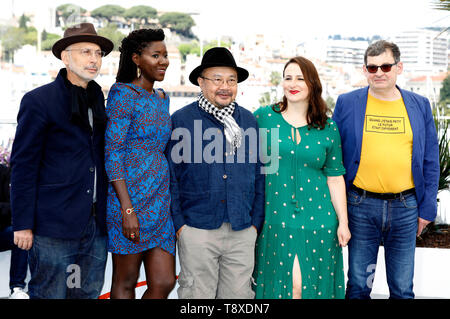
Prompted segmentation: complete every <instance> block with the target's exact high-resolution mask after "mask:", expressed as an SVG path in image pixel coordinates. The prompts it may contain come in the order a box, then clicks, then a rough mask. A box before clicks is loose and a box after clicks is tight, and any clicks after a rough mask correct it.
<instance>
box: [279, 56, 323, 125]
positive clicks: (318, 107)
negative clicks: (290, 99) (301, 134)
mask: <svg viewBox="0 0 450 319" xmlns="http://www.w3.org/2000/svg"><path fill="white" fill-rule="evenodd" d="M291 63H295V64H297V65H298V66H299V67H300V70H302V74H303V78H304V79H305V83H306V86H307V87H308V90H309V97H308V103H309V106H308V111H307V114H306V120H307V122H308V126H309V127H315V128H319V127H320V128H322V129H323V128H324V127H325V124H326V123H327V119H328V116H327V113H328V112H329V111H330V110H329V109H328V106H327V103H326V102H325V101H324V99H323V98H322V84H321V83H320V78H319V74H318V73H317V69H316V67H315V66H314V64H313V63H312V62H311V61H310V60H308V59H306V58H304V57H302V56H297V57H294V58H291V59H290V60H289V61H288V62H287V63H286V64H285V65H284V69H283V77H284V71H285V70H286V67H287V66H288V65H289V64H291ZM287 106H288V105H287V99H286V96H283V100H282V101H280V102H278V103H276V104H274V105H273V106H272V109H273V110H274V111H275V112H278V113H281V112H284V111H285V110H286V109H287Z"/></svg>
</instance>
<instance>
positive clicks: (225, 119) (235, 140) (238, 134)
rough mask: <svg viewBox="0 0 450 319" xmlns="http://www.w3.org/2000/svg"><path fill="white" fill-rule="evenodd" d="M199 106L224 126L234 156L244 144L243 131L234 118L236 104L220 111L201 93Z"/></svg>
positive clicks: (233, 103) (232, 103)
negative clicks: (242, 143)
mask: <svg viewBox="0 0 450 319" xmlns="http://www.w3.org/2000/svg"><path fill="white" fill-rule="evenodd" d="M198 105H199V106H200V108H201V109H203V110H204V111H205V112H207V113H209V114H211V115H213V116H214V117H215V118H216V119H217V120H218V121H219V122H220V123H222V124H223V125H224V127H225V138H226V140H227V142H228V143H229V144H230V145H231V154H234V153H235V149H238V148H239V147H240V146H241V142H242V129H241V128H240V127H239V125H238V124H237V123H236V120H235V119H234V118H233V116H232V114H233V112H234V109H235V108H236V103H235V102H231V103H230V104H229V105H227V106H225V107H224V108H223V109H219V108H218V107H216V106H215V105H213V104H212V103H210V102H209V101H208V100H207V99H206V98H205V97H204V95H203V92H200V94H199V96H198Z"/></svg>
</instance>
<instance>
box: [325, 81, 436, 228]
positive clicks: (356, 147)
mask: <svg viewBox="0 0 450 319" xmlns="http://www.w3.org/2000/svg"><path fill="white" fill-rule="evenodd" d="M397 88H398V89H399V90H400V93H401V95H402V98H403V101H404V103H405V106H406V111H407V113H408V117H409V121H410V123H411V129H412V133H413V149H412V164H411V169H412V175H413V179H414V185H415V189H416V196H417V202H418V210H419V217H421V218H423V219H426V220H429V221H433V220H434V219H435V218H436V212H437V205H436V204H437V201H436V198H437V191H438V184H439V146H438V139H437V133H436V126H435V124H434V120H433V116H432V113H431V107H430V102H429V101H428V99H426V98H425V97H423V96H420V95H418V94H416V93H413V92H410V91H406V90H402V89H400V88H399V87H398V86H397ZM368 92H369V87H366V88H363V89H359V90H355V91H352V92H349V93H346V94H342V95H340V96H339V97H338V100H337V102H336V108H335V110H334V114H333V120H335V121H336V124H337V126H338V128H339V133H340V134H341V139H342V156H343V160H344V166H345V169H346V170H347V173H346V174H345V175H344V178H345V182H346V186H347V189H348V188H349V187H350V186H351V185H352V184H353V180H354V179H355V176H356V173H357V171H358V167H359V162H360V159H361V145H362V138H363V129H364V118H365V114H366V106H367V96H368Z"/></svg>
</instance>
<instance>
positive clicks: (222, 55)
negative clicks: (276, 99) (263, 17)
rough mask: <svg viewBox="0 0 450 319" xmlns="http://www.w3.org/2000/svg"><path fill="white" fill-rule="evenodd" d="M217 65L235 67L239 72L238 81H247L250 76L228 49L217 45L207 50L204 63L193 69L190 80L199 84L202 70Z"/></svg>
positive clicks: (203, 59)
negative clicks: (239, 65)
mask: <svg viewBox="0 0 450 319" xmlns="http://www.w3.org/2000/svg"><path fill="white" fill-rule="evenodd" d="M215 66H227V67H230V68H234V69H235V70H236V72H237V76H238V82H242V81H245V80H246V79H247V78H248V71H247V70H246V69H243V68H240V67H238V66H237V65H236V61H235V60H234V58H233V55H232V54H231V52H230V51H229V50H228V49H226V48H223V47H215V48H211V49H209V50H208V51H206V52H205V54H204V55H203V58H202V63H201V64H200V65H199V66H198V67H196V68H195V69H194V70H192V72H191V74H190V75H189V81H191V83H192V84H194V85H197V86H198V81H197V79H198V77H199V76H200V75H201V74H202V71H203V70H204V69H207V68H211V67H215Z"/></svg>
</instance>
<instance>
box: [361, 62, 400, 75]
mask: <svg viewBox="0 0 450 319" xmlns="http://www.w3.org/2000/svg"><path fill="white" fill-rule="evenodd" d="M397 63H398V62H395V63H392V64H383V65H366V69H367V72H369V73H377V71H378V68H380V69H381V71H383V72H384V73H387V72H390V71H391V69H392V67H393V66H394V65H396V64H397Z"/></svg>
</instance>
